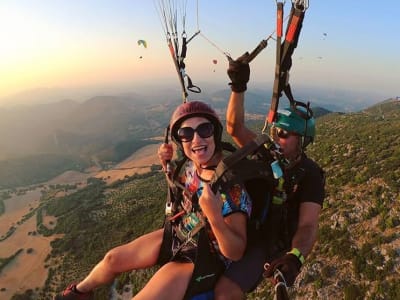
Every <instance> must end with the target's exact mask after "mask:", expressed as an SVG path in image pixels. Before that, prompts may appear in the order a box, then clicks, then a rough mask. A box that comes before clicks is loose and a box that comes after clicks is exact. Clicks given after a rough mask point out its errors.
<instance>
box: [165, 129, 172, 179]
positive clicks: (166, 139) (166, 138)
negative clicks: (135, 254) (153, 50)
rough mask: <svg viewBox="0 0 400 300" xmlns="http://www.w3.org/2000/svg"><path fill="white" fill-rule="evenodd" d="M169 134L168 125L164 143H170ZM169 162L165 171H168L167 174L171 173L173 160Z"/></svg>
mask: <svg viewBox="0 0 400 300" xmlns="http://www.w3.org/2000/svg"><path fill="white" fill-rule="evenodd" d="M168 135H169V126H167V128H165V133H164V143H165V144H168ZM166 164H167V169H166V170H165V173H167V175H170V174H171V161H170V160H167V161H166Z"/></svg>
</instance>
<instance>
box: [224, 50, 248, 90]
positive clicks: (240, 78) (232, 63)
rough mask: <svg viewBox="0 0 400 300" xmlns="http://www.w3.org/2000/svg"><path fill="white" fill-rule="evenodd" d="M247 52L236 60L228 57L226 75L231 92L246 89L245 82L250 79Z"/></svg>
mask: <svg viewBox="0 0 400 300" xmlns="http://www.w3.org/2000/svg"><path fill="white" fill-rule="evenodd" d="M248 56H249V53H248V52H246V53H245V54H243V55H242V56H240V57H239V58H238V59H236V60H232V59H229V68H228V71H227V72H228V76H229V78H230V80H231V82H230V83H229V85H230V86H231V89H232V91H233V92H236V93H242V92H244V91H245V90H247V82H249V79H250V66H249V63H248V62H247V58H248Z"/></svg>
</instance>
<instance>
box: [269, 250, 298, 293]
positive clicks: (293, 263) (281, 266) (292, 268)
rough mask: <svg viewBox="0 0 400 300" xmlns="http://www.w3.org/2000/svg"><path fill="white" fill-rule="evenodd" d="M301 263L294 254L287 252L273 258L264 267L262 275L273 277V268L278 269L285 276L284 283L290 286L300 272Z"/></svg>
mask: <svg viewBox="0 0 400 300" xmlns="http://www.w3.org/2000/svg"><path fill="white" fill-rule="evenodd" d="M301 265H302V263H301V262H300V260H299V259H298V258H297V257H296V256H295V255H294V254H292V253H287V254H285V255H284V256H282V257H280V258H278V259H275V260H274V261H273V262H272V263H271V264H270V265H269V266H268V267H267V268H266V269H265V272H264V277H267V278H268V277H273V276H274V273H275V270H276V269H278V270H279V271H281V273H282V275H283V277H284V278H285V281H286V285H287V286H292V285H293V283H294V281H295V280H296V277H297V275H298V274H299V273H300V268H301Z"/></svg>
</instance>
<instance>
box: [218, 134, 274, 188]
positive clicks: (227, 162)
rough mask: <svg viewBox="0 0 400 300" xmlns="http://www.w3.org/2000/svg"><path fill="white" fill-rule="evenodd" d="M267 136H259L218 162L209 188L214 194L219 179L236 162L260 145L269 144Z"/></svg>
mask: <svg viewBox="0 0 400 300" xmlns="http://www.w3.org/2000/svg"><path fill="white" fill-rule="evenodd" d="M270 141H271V139H270V137H269V136H267V135H264V134H261V135H258V136H257V137H256V138H255V139H253V140H252V141H251V142H249V143H247V144H246V145H244V146H243V147H242V148H240V149H238V150H236V151H235V152H234V153H233V154H231V155H229V156H227V157H226V158H225V159H223V160H222V161H220V162H219V164H218V165H217V168H216V169H215V173H214V176H213V178H212V179H211V188H212V190H213V192H214V193H216V192H217V190H218V183H219V179H220V178H221V177H222V176H223V175H224V174H225V172H226V171H227V170H229V169H230V168H232V167H233V165H235V164H236V163H237V162H239V161H240V160H242V159H243V158H245V157H246V156H248V155H250V154H253V153H254V152H255V151H256V150H257V149H258V148H259V147H260V146H261V145H263V144H265V143H268V142H270Z"/></svg>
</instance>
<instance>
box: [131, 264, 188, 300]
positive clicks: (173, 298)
mask: <svg viewBox="0 0 400 300" xmlns="http://www.w3.org/2000/svg"><path fill="white" fill-rule="evenodd" d="M193 269H194V264H193V263H178V262H169V263H167V264H165V265H164V266H163V267H161V268H160V269H159V270H158V271H157V273H155V274H154V276H153V277H152V278H151V279H150V281H149V282H148V283H147V284H146V285H145V287H144V288H143V289H142V290H141V291H140V292H139V293H138V294H137V295H136V296H135V297H134V298H132V299H134V300H148V299H157V300H164V299H165V300H180V299H183V296H184V295H185V293H186V289H187V287H188V285H189V281H190V278H191V277H192V273H193Z"/></svg>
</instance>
